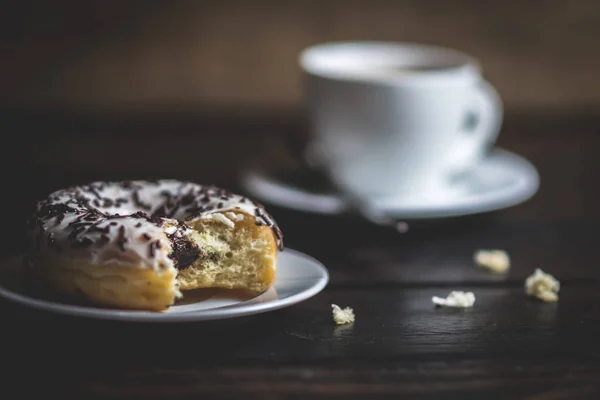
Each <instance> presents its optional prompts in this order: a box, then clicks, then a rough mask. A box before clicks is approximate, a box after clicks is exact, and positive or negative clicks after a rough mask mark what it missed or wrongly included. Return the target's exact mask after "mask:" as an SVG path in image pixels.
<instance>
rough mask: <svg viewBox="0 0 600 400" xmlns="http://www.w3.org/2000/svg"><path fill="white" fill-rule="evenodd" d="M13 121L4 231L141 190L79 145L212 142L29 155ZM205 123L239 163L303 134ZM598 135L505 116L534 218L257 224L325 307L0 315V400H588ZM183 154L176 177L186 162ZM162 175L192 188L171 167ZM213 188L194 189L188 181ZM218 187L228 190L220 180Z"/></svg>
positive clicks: (10, 249)
mask: <svg viewBox="0 0 600 400" xmlns="http://www.w3.org/2000/svg"><path fill="white" fill-rule="evenodd" d="M20 121H25V122H23V124H16V123H13V125H11V128H12V129H15V130H16V132H19V134H18V135H15V137H16V142H15V143H16V144H15V145H14V146H13V148H12V149H13V151H5V153H6V154H5V157H4V159H3V163H5V165H3V171H4V174H5V175H4V179H5V181H7V182H10V183H11V184H12V185H16V187H17V188H18V189H19V193H20V194H21V196H22V197H21V198H19V197H16V196H8V197H6V198H5V199H4V200H3V202H4V203H3V206H4V208H5V209H9V210H12V211H11V212H10V213H8V214H10V215H8V216H7V218H8V221H9V222H10V223H11V224H12V223H18V221H19V220H20V219H21V218H22V217H23V216H24V215H25V214H26V212H27V210H28V209H29V208H28V207H29V206H30V204H31V203H32V202H33V201H34V200H35V197H36V196H38V195H39V194H40V193H42V192H43V191H44V190H47V189H49V188H52V187H56V186H58V185H63V184H65V183H70V182H72V181H77V180H83V179H88V178H89V179H95V178H97V177H99V176H101V174H102V172H103V171H104V172H105V173H106V174H107V175H109V176H110V177H113V176H114V177H121V176H126V175H131V174H138V173H139V172H140V169H139V168H138V169H136V168H137V167H136V166H135V165H136V164H135V163H133V162H128V161H127V160H125V161H122V162H121V164H118V163H117V164H114V163H110V164H108V163H102V162H98V163H97V164H95V160H96V161H97V158H96V156H90V158H89V159H86V158H85V157H84V156H81V153H73V152H74V151H75V150H81V149H83V148H86V147H85V146H84V145H83V143H88V144H87V145H86V146H88V147H87V148H89V146H92V145H93V146H99V147H96V149H97V148H102V149H114V152H115V153H116V154H119V152H120V151H121V150H120V149H122V148H123V146H124V145H125V144H126V143H133V142H136V141H138V142H143V143H145V145H142V147H143V148H144V149H146V150H144V151H149V150H148V149H150V148H157V147H158V148H159V147H160V146H161V145H165V146H168V144H169V143H176V144H179V143H188V144H190V146H193V145H194V144H196V143H197V144H198V145H200V144H201V143H206V141H207V140H209V139H207V138H206V137H199V136H197V135H193V134H192V133H193V132H195V131H197V130H199V129H200V128H199V127H202V126H204V125H202V124H203V122H202V123H199V125H195V124H192V125H190V124H185V123H182V124H180V125H176V126H177V127H178V129H175V133H172V136H169V137H167V138H165V137H164V135H160V134H157V133H156V132H159V131H161V130H162V129H163V128H164V127H163V126H161V125H160V124H147V125H151V126H153V127H152V128H148V126H147V125H144V126H143V127H141V126H138V125H136V124H124V125H123V126H126V127H129V132H140V131H143V132H144V136H140V137H138V139H135V138H133V139H132V137H131V136H127V137H124V136H121V135H116V134H113V135H111V134H106V135H95V136H91V137H87V138H86V139H83V137H82V136H79V134H77V135H75V134H74V133H73V132H71V131H69V129H67V128H65V126H71V127H73V126H75V127H77V126H79V125H77V124H74V123H72V122H73V121H71V123H70V124H69V123H66V124H63V125H60V123H59V122H57V121H54V120H52V121H51V122H48V121H45V120H44V119H43V118H42V117H37V121H38V124H42V125H44V126H45V127H49V128H48V132H51V134H48V135H46V136H43V135H42V136H40V135H38V136H36V140H31V139H30V137H29V138H28V137H27V134H28V133H29V134H31V132H34V131H35V130H36V129H35V126H39V125H35V124H31V123H28V122H27V121H30V119H27V118H25V119H24V118H21V119H20ZM40 121H44V122H40ZM13 122H14V121H13ZM213 122H214V121H213ZM213 122H211V123H210V124H209V126H210V129H213V130H214V132H215V133H217V135H215V136H216V137H218V136H219V134H221V133H223V132H226V133H228V134H229V135H233V136H234V138H236V139H237V140H239V142H238V143H239V144H240V146H241V145H242V144H244V145H249V144H250V143H255V139H254V138H253V137H250V136H247V135H248V134H249V133H252V132H258V131H262V132H264V133H266V134H267V135H281V134H283V133H287V134H289V135H291V136H293V135H296V134H298V135H299V134H300V132H301V131H302V129H301V128H299V127H301V126H302V123H301V120H299V119H295V118H290V119H289V120H286V119H285V118H283V119H282V120H279V121H278V122H277V123H274V122H273V121H271V120H269V119H266V120H263V121H262V123H254V124H246V123H236V124H232V123H231V121H226V120H223V121H221V122H216V123H213ZM5 123H6V121H5ZM63 123H64V121H63ZM99 124H100V123H99V122H97V121H96V122H92V123H89V124H87V125H86V124H83V125H82V126H83V128H82V127H81V126H79V128H80V130H83V131H84V132H85V131H86V129H88V130H89V131H90V132H92V131H93V132H96V133H97V131H101V130H102V129H91V128H90V127H98V126H100V125H99ZM599 126H600V118H598V117H597V116H594V115H591V116H590V115H543V114H542V115H525V116H523V115H521V116H518V115H517V116H514V115H513V116H511V115H509V116H508V117H507V122H506V124H505V127H504V132H503V134H502V137H501V139H500V145H501V146H503V147H505V148H509V149H511V150H513V151H516V152H518V153H520V154H522V155H524V156H526V157H527V158H529V159H530V160H531V161H532V162H533V163H534V164H535V165H536V166H537V167H538V169H539V171H540V174H541V177H542V184H541V188H540V191H539V192H538V194H537V195H536V196H535V197H534V198H533V199H532V200H530V201H529V202H527V203H525V204H522V205H520V206H517V207H514V208H510V209H507V210H504V211H500V212H496V213H492V214H486V215H482V216H473V217H467V218H457V219H452V220H440V221H435V222H427V223H425V222H418V223H415V224H412V226H411V230H410V231H409V233H408V234H405V235H400V234H397V233H394V232H392V231H391V230H388V229H386V228H380V227H375V226H372V225H369V224H368V223H365V222H362V221H360V220H358V219H356V218H348V217H322V216H316V215H305V214H300V213H297V212H293V211H289V210H285V209H281V208H277V207H274V208H272V212H273V214H274V215H275V217H276V218H277V219H278V221H279V223H280V225H281V226H282V228H283V229H284V231H285V234H286V245H287V246H288V247H290V248H294V249H298V250H301V251H303V252H306V253H308V254H310V255H312V256H314V257H316V258H317V259H319V260H321V261H322V262H323V263H324V264H325V265H326V266H327V267H328V268H329V271H330V273H331V283H330V284H329V286H328V287H327V288H326V289H325V290H324V291H323V292H322V293H320V294H319V295H317V296H316V297H314V298H312V299H310V300H308V301H306V302H304V303H301V304H298V305H296V306H294V307H291V308H288V309H284V310H280V311H277V312H272V313H267V314H263V315H259V316H255V317H251V318H246V319H239V320H231V321H224V322H218V323H217V322H215V323H198V324H184V325H169V326H166V325H165V326H156V325H143V324H131V323H107V322H98V321H88V320H77V319H70V318H66V317H56V316H51V315H46V314H41V313H35V312H32V311H30V310H25V309H22V308H18V307H15V306H13V305H11V304H8V303H6V302H2V303H0V315H1V324H0V327H1V331H0V332H2V336H1V337H2V339H3V341H2V342H3V349H2V352H1V353H0V354H2V356H1V357H0V360H1V361H2V364H1V365H2V368H3V373H2V375H0V376H2V380H1V382H2V386H1V387H0V393H2V395H0V397H1V398H6V399H12V398H15V399H16V398H21V397H25V394H27V393H29V392H40V391H42V392H43V393H44V394H45V395H50V394H55V393H73V392H76V393H78V394H80V395H81V396H82V397H80V398H86V399H87V398H97V397H111V398H123V399H131V398H144V399H154V398H180V397H184V398H236V399H240V398H251V399H254V398H256V399H259V398H260V399H280V398H290V399H299V398H319V399H321V398H322V399H334V398H343V399H354V398H368V399H371V398H374V397H376V395H381V396H383V397H386V396H387V397H389V398H395V399H405V398H412V397H418V398H432V399H433V398H435V399H439V398H468V399H471V398H473V399H496V398H502V399H518V398H526V399H581V398H590V399H594V398H600V281H599V278H600V262H599V260H600V241H599V237H600V234H599V232H600V207H598V205H599V204H600V190H599V189H598V185H599V182H598V172H600V168H599V159H600V132H599V130H598V127H599ZM84 128H85V129H84ZM111 129H112V130H111V132H113V133H114V132H115V129H116V130H118V129H117V128H115V127H114V126H113V127H112V128H111ZM72 130H77V129H75V128H72ZM93 132H92V133H93ZM148 132H154V133H148ZM223 134H224V133H223ZM273 137H274V136H273ZM140 138H141V139H140ZM249 138H250V139H249ZM231 139H232V138H231V136H227V139H221V140H225V141H227V140H231ZM210 140H219V139H214V138H213V139H210ZM89 143H92V145H90V144H89ZM148 143H150V144H148ZM78 146H80V147H78ZM102 146H104V147H102ZM237 147H238V146H236V148H237ZM180 154H183V155H181V159H180V160H181V162H182V164H183V165H185V162H187V161H186V160H187V159H186V158H185V157H190V158H191V157H192V155H191V154H187V153H185V150H182V153H180ZM186 154H187V155H186ZM139 159H140V160H141V159H142V157H140V158H139ZM140 162H141V161H140ZM159 167H160V165H159V166H155V169H154V170H153V171H159V170H160V168H159ZM162 168H164V171H168V173H169V174H173V175H176V174H179V175H177V176H182V175H185V173H189V167H187V166H186V168H185V169H183V168H182V167H181V165H180V164H177V165H175V164H164V165H162ZM169 168H170V169H169ZM177 168H180V169H177ZM15 170H18V171H19V174H18V176H19V179H17V178H16V177H15V175H14V174H13V173H12V171H15ZM224 170H226V171H230V170H229V169H227V168H225V169H224ZM230 172H231V171H230ZM203 174H204V175H203ZM210 176H211V175H209V172H207V171H203V172H198V175H196V176H195V178H197V179H198V180H203V179H205V178H207V177H210ZM23 177H24V178H23ZM23 179H27V181H25V182H24V181H23ZM207 179H208V178H207ZM215 180H216V181H217V182H219V183H221V182H223V183H224V184H231V185H234V179H233V174H229V175H227V176H226V177H223V176H221V177H215ZM19 185H21V186H19ZM17 237H18V236H15V235H14V231H11V232H5V233H4V234H3V236H2V243H4V248H3V251H4V253H5V254H7V255H9V254H13V253H16V252H18V251H19V242H18V240H17ZM480 248H500V249H505V250H507V251H508V252H509V253H510V255H511V258H512V260H513V265H512V268H511V270H510V272H509V273H508V275H506V276H498V275H492V274H489V273H487V272H485V271H483V270H481V269H478V268H477V267H475V266H474V265H473V262H472V255H473V252H474V251H475V250H477V249H480ZM536 267H539V268H542V269H544V270H545V271H547V272H550V273H552V274H553V275H554V276H555V277H556V278H558V279H559V280H560V281H561V284H562V288H561V291H560V301H559V302H558V303H555V304H546V303H542V302H540V301H536V300H535V299H532V298H528V297H527V296H525V294H524V290H523V284H524V279H525V278H526V277H527V276H528V275H530V274H531V273H532V272H533V271H534V269H535V268H536ZM455 289H459V290H469V291H473V292H474V293H475V295H476V297H477V301H476V303H475V306H474V308H472V309H465V310H460V309H458V310H457V309H436V308H434V307H433V305H432V303H431V297H432V296H434V295H438V296H445V295H446V294H448V293H449V292H450V291H451V290H455ZM332 303H336V304H339V305H342V306H346V305H348V306H351V307H352V308H354V310H355V312H356V318H357V319H356V322H355V323H354V324H351V325H342V326H336V325H334V324H333V322H332V318H331V306H330V305H331V304H332ZM22 379H25V380H26V382H27V383H21V380H22ZM12 390H18V392H12ZM17 394H19V395H17Z"/></svg>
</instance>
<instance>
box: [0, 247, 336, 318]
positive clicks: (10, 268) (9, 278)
mask: <svg viewBox="0 0 600 400" xmlns="http://www.w3.org/2000/svg"><path fill="white" fill-rule="evenodd" d="M21 262H22V258H21V257H16V258H13V259H10V260H6V261H3V262H1V263H0V296H1V297H4V298H5V299H8V300H10V301H14V302H16V303H19V304H21V305H24V306H27V307H32V308H36V309H39V310H44V311H49V312H54V313H58V314H66V315H72V316H79V317H88V318H96V319H106V320H120V321H140V322H197V321H208V320H216V319H225V318H234V317H244V316H248V315H253V314H258V313H263V312H267V311H273V310H277V309H280V308H284V307H289V306H291V305H294V304H297V303H299V302H301V301H303V300H306V299H308V298H310V297H312V296H314V295H316V294H317V293H319V292H320V291H321V290H323V288H325V286H326V285H327V282H328V281H329V274H328V272H327V269H326V268H325V267H324V266H323V264H321V263H320V262H318V261H317V260H315V259H314V258H312V257H309V256H307V255H305V254H303V253H300V252H298V251H294V250H291V249H286V250H284V251H283V252H281V254H280V257H279V260H278V262H277V271H278V272H277V278H276V279H275V284H274V286H273V287H272V288H271V289H269V290H268V291H266V292H264V293H262V294H260V295H258V296H255V297H252V296H249V295H247V294H246V295H244V294H240V293H238V292H235V291H227V290H210V289H207V290H203V289H202V290H196V291H193V292H188V294H187V295H185V293H184V299H183V300H182V301H181V302H180V303H178V304H177V305H175V306H173V307H171V308H170V309H169V310H168V311H165V312H150V311H125V310H113V309H105V308H95V307H86V306H80V305H72V304H65V303H59V302H56V301H53V300H50V299H45V298H41V297H40V298H38V297H34V296H32V295H31V294H29V293H27V292H26V291H25V290H24V288H23V284H22V281H21V277H20V274H19V269H20V266H21Z"/></svg>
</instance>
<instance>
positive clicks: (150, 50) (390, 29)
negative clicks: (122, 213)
mask: <svg viewBox="0 0 600 400" xmlns="http://www.w3.org/2000/svg"><path fill="white" fill-rule="evenodd" d="M28 3H33V4H30V6H28V7H25V6H19V5H18V4H13V5H11V6H10V7H7V8H6V9H5V10H3V13H2V15H1V16H0V18H1V23H0V25H1V26H2V31H3V32H4V35H3V36H2V37H3V39H2V42H3V44H2V46H1V47H0V49H1V51H2V55H3V60H4V62H3V63H2V65H0V88H2V90H0V99H1V101H2V102H5V103H10V104H20V105H23V106H32V105H35V106H42V107H43V106H48V105H58V104H61V105H63V106H64V107H94V108H105V109H106V108H107V109H112V110H117V111H124V110H126V111H129V110H132V109H138V108H140V107H142V108H144V107H156V106H163V107H171V108H176V109H179V108H191V109H206V108H211V107H214V106H215V105H223V106H234V105H238V106H241V107H248V106H257V107H261V108H263V109H269V108H271V107H273V106H279V107H281V106H289V107H295V106H297V105H298V104H300V103H301V101H302V86H301V82H300V77H301V73H300V69H299V67H298V65H297V56H298V53H299V51H301V50H302V49H303V48H305V47H307V46H309V45H312V44H315V43H319V42H325V41H342V40H391V41H416V42H422V43H432V44H439V45H444V46H450V47H455V48H458V49H461V50H464V51H466V52H468V53H471V54H473V55H474V56H476V57H478V58H479V59H480V60H481V63H482V65H483V68H484V71H485V74H486V76H487V77H488V78H489V80H490V81H491V82H492V83H494V85H496V86H497V87H498V90H499V92H500V94H501V95H502V97H503V99H504V100H505V102H506V106H507V108H509V109H523V108H529V109H531V108H533V109H545V108H555V109H564V108H569V109H580V108H584V109H594V110H598V109H599V108H600V94H599V93H598V90H595V86H594V83H595V82H597V76H596V71H597V70H598V68H599V67H600V57H599V56H598V52H597V51H594V50H595V49H596V48H597V42H598V38H599V37H600V28H599V26H600V8H599V6H598V2H596V1H593V0H573V1H561V0H539V1H528V2H519V3H518V4H517V5H515V4H513V2H498V1H494V0H486V1H481V0H478V1H469V0H451V1H444V2H439V1H419V0H402V1H389V0H375V1H369V2H364V1H339V0H327V1H313V0H309V1H302V2H276V1H272V0H259V1H252V2H247V1H242V0H227V1H214V0H213V1H202V2H193V1H171V2H160V1H146V2H139V1H130V2H127V4H124V3H123V2H119V3H115V2H99V1H93V2H86V4H85V6H84V5H82V4H81V3H79V2H75V1H72V0H68V1H67V0H62V1H58V2H53V3H52V6H51V7H49V6H48V5H47V4H46V3H45V2H41V1H34V2H28Z"/></svg>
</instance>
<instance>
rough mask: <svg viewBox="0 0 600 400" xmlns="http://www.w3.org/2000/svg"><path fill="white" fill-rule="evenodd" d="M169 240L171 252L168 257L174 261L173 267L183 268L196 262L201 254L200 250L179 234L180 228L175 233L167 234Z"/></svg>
mask: <svg viewBox="0 0 600 400" xmlns="http://www.w3.org/2000/svg"><path fill="white" fill-rule="evenodd" d="M167 237H168V238H169V240H170V241H171V254H169V258H171V259H172V260H173V262H174V263H175V268H177V269H178V270H180V271H181V270H183V269H186V268H187V267H189V266H190V265H192V264H193V263H195V262H196V260H198V259H199V258H200V257H201V256H202V255H203V253H202V251H201V250H200V249H199V248H198V246H196V244H195V243H193V242H192V241H191V240H189V239H187V238H186V237H185V236H184V235H182V234H181V230H180V228H178V230H177V231H176V232H175V233H172V234H170V235H167Z"/></svg>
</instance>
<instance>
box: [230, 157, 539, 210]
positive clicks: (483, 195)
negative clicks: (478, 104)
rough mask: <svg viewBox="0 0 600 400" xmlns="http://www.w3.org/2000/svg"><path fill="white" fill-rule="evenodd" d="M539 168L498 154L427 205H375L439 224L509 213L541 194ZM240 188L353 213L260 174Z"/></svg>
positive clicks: (287, 203)
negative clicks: (458, 218)
mask: <svg viewBox="0 0 600 400" xmlns="http://www.w3.org/2000/svg"><path fill="white" fill-rule="evenodd" d="M539 181H540V179H539V175H538V172H537V170H536V169H535V167H534V166H533V165H532V164H531V163H530V162H529V161H527V160H525V159H524V158H522V157H520V156H518V155H516V154H514V153H512V152H509V151H506V150H503V149H498V148H496V149H494V150H493V151H492V152H491V153H490V155H489V156H488V157H487V158H486V159H485V160H484V161H483V162H481V164H480V165H479V166H478V167H477V169H476V170H474V171H473V172H471V173H469V174H468V175H465V176H464V177H463V178H462V179H461V180H459V181H457V182H456V184H455V185H454V186H453V187H452V189H451V190H449V191H448V193H447V195H444V196H435V197H432V198H431V199H428V200H427V201H423V200H421V201H418V202H408V201H404V200H402V199H375V200H374V202H373V204H374V206H375V207H376V208H377V209H378V210H379V211H381V212H383V213H384V214H386V215H388V216H390V217H394V218H402V219H421V218H441V217H453V216H461V215H469V214H477V213H483V212H488V211H493V210H499V209H502V208H507V207H510V206H513V205H516V204H519V203H522V202H524V201H526V200H528V199H529V198H531V197H532V196H533V195H534V194H535V193H536V192H537V190H538V188H539ZM241 184H242V187H243V188H244V190H246V191H247V192H248V194H249V195H251V196H253V197H255V198H256V199H260V200H262V201H264V202H266V203H270V204H273V205H277V206H280V207H284V208H290V209H294V210H298V211H304V212H311V213H318V214H342V213H345V212H348V211H349V210H350V207H349V206H348V205H347V204H346V203H345V202H344V200H343V199H342V197H341V196H338V195H336V194H335V193H317V192H311V191H309V190H306V189H304V188H302V187H298V186H293V185H290V184H288V183H286V182H282V181H280V180H279V179H277V178H276V177H275V176H274V175H273V174H270V173H268V171H264V170H261V169H260V168H255V169H248V170H246V171H245V172H244V173H243V174H242V176H241Z"/></svg>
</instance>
